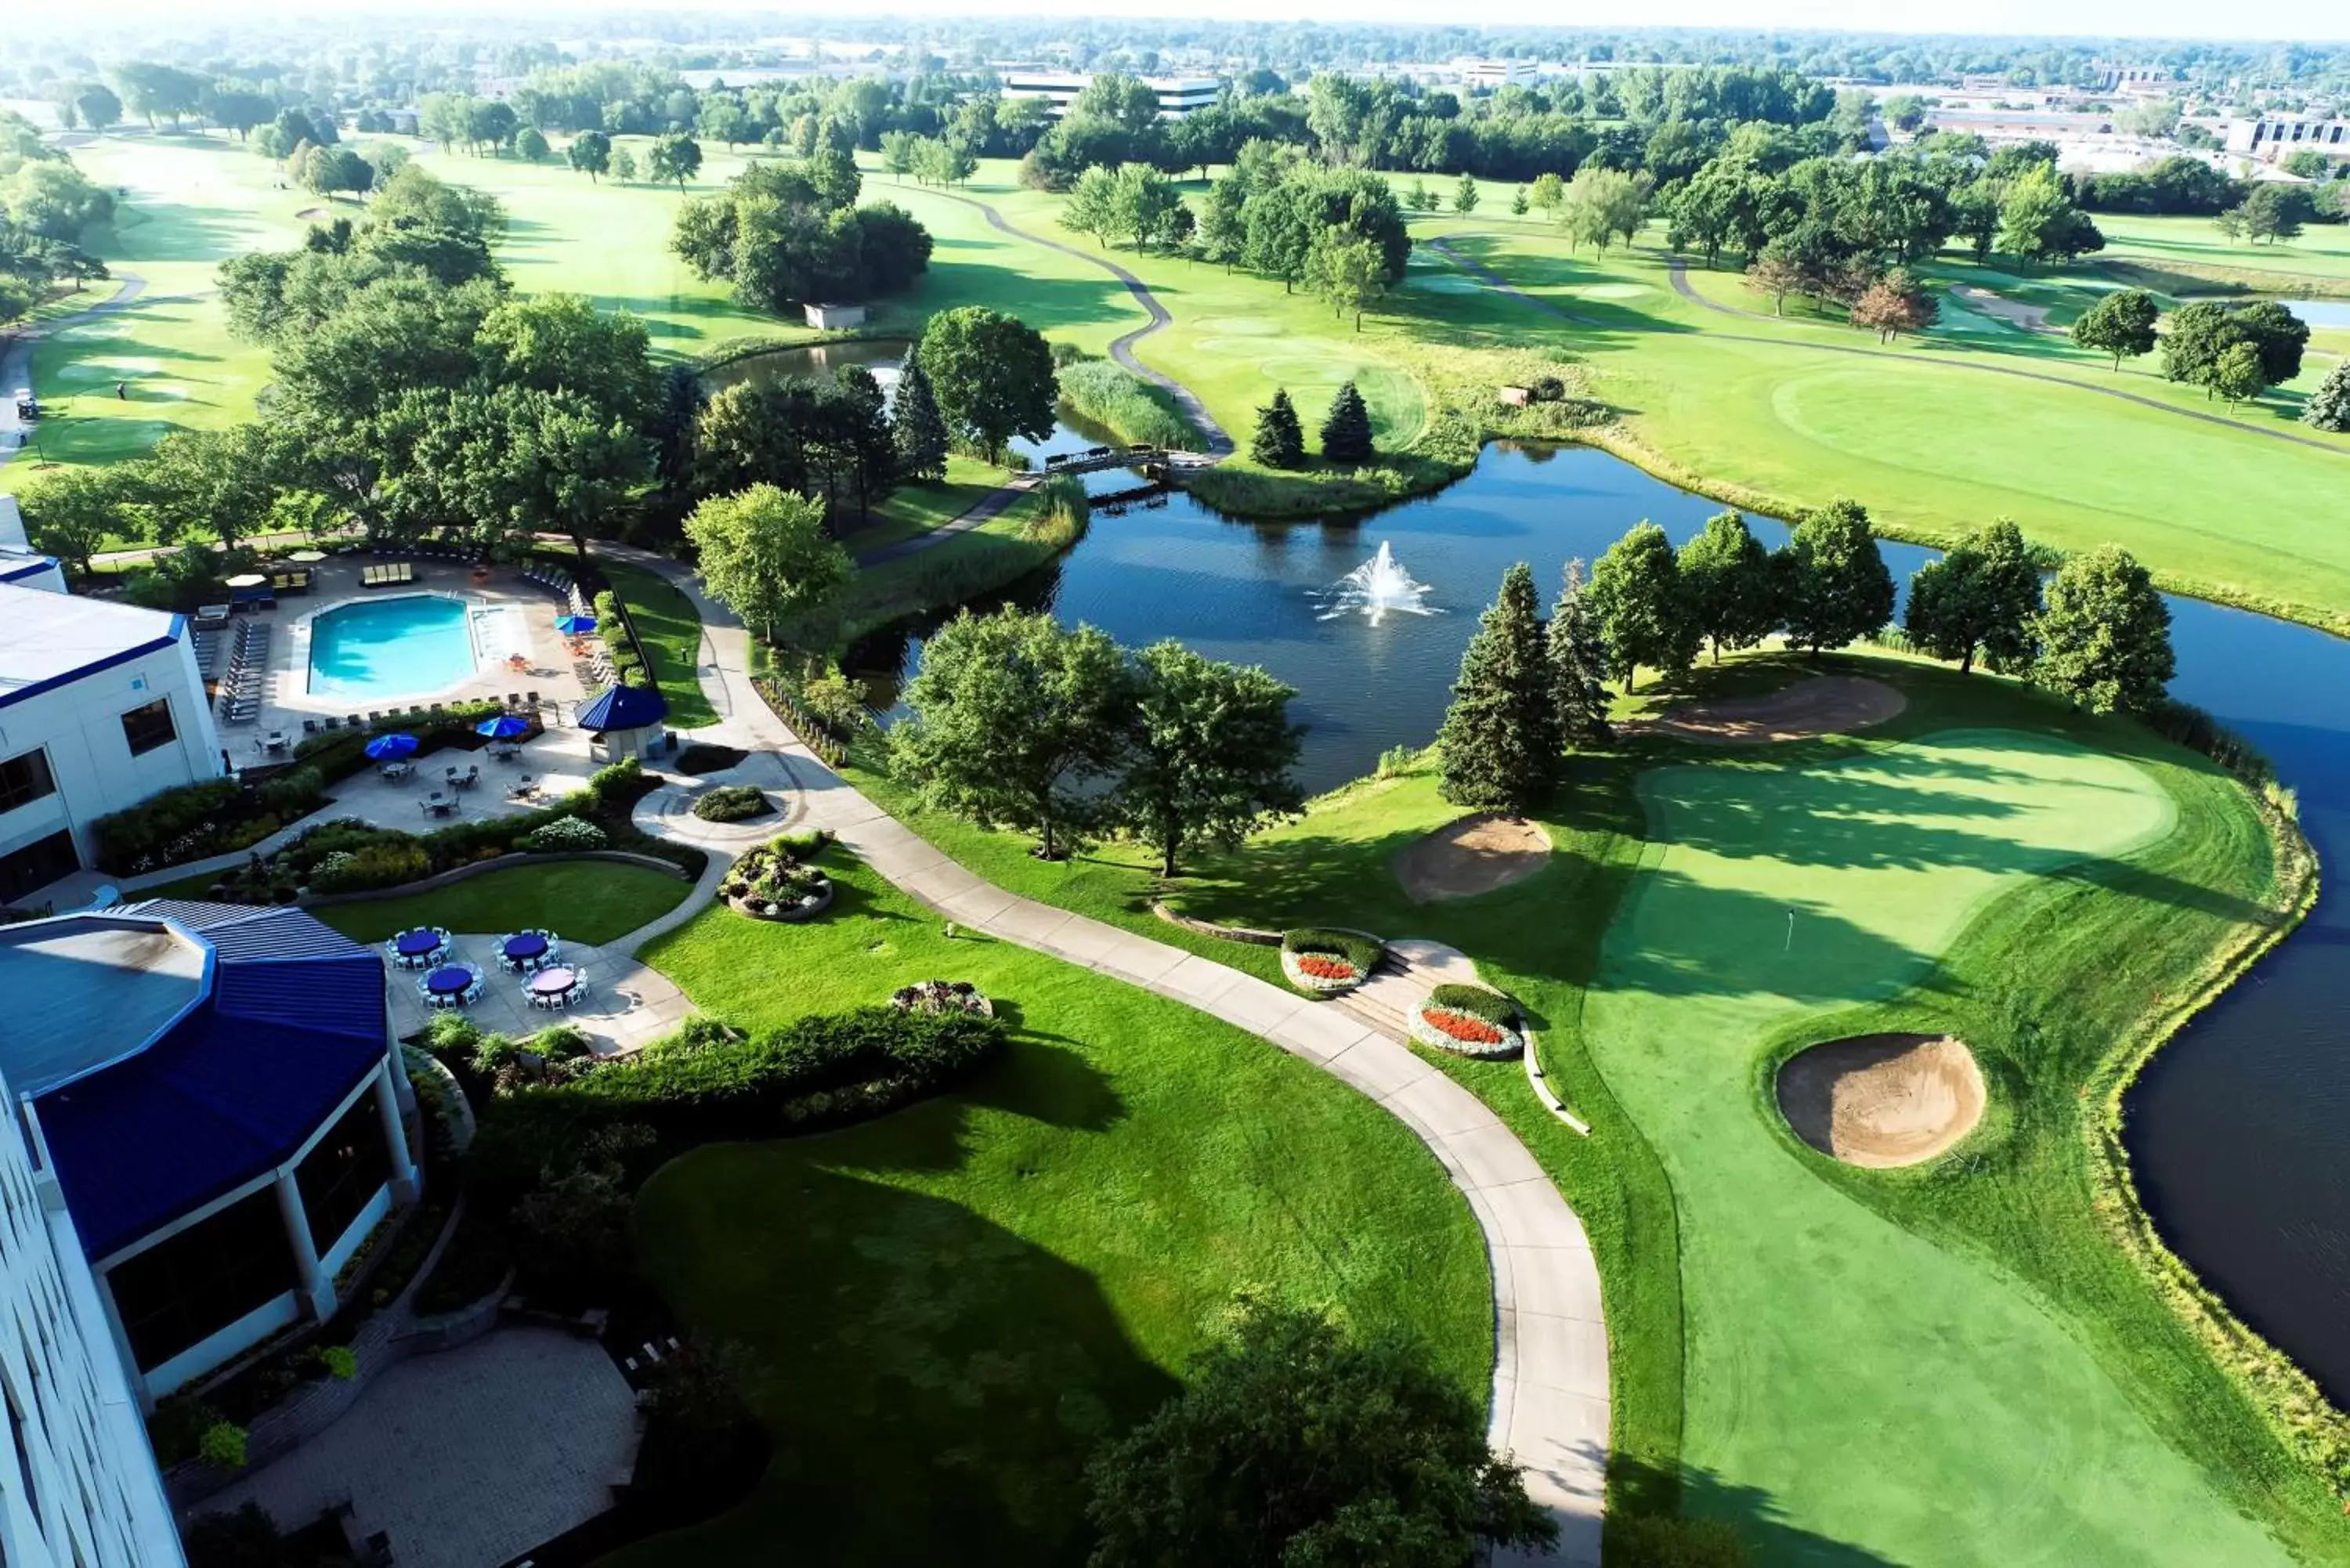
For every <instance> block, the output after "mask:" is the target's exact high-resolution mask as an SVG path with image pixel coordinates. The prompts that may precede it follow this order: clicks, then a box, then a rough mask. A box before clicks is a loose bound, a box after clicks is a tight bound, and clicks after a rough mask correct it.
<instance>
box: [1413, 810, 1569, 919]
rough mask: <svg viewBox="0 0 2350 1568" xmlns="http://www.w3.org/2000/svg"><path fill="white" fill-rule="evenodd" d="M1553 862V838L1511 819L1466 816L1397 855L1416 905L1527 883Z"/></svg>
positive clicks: (1465, 896)
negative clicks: (1516, 883)
mask: <svg viewBox="0 0 2350 1568" xmlns="http://www.w3.org/2000/svg"><path fill="white" fill-rule="evenodd" d="M1549 859H1550V835H1549V834H1547V833H1544V831H1543V830H1542V828H1541V826H1539V825H1538V824H1535V823H1532V822H1525V821H1522V820H1520V819H1518V818H1516V817H1509V816H1491V815H1487V816H1464V817H1462V818H1461V820H1460V821H1458V822H1454V823H1449V824H1447V825H1446V826H1442V827H1440V828H1438V829H1437V830H1436V831H1435V832H1434V833H1431V834H1430V835H1429V836H1427V837H1425V838H1423V839H1421V840H1420V841H1419V843H1417V844H1415V845H1413V846H1410V847H1409V848H1408V849H1406V850H1405V851H1404V852H1403V853H1402V854H1400V855H1399V856H1397V857H1396V859H1395V874H1396V880H1397V881H1399V882H1401V883H1402V884H1403V890H1404V893H1405V894H1406V896H1408V897H1409V898H1410V899H1411V901H1412V902H1413V903H1415V904H1425V903H1428V902H1430V900H1432V899H1437V898H1475V897H1476V896H1477V895H1478V894H1480V893H1490V892H1492V890H1493V889H1494V888H1506V887H1508V886H1509V885H1510V884H1511V883H1513V882H1522V881H1523V880H1524V879H1525V878H1527V877H1531V876H1533V875H1534V873H1535V872H1537V871H1539V870H1541V869H1542V868H1543V867H1544V864H1545V863H1546V862H1548V860H1549Z"/></svg>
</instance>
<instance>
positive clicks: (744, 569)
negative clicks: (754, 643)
mask: <svg viewBox="0 0 2350 1568" xmlns="http://www.w3.org/2000/svg"><path fill="white" fill-rule="evenodd" d="M685 536H686V538H688V539H689V540H691V542H692V544H693V547H694V551H695V553H696V556H697V557H698V565H699V567H700V570H701V572H702V581H703V583H705V584H706V585H708V587H709V588H710V594H711V597H712V598H715V599H716V600H718V602H719V603H721V604H723V605H724V606H725V607H727V608H729V609H731V610H733V612H734V613H735V614H736V615H738V616H740V617H742V618H743V624H744V625H746V626H748V627H751V628H753V629H754V630H755V631H757V632H758V634H759V636H760V637H761V639H764V640H765V641H768V642H773V641H774V640H775V631H776V628H778V627H779V626H785V625H787V624H789V623H791V622H793V621H795V620H803V619H806V618H812V617H815V616H817V615H820V614H821V613H823V611H825V610H826V609H827V607H829V606H830V605H831V603H832V600H833V598H834V597H835V596H837V594H838V593H839V592H840V590H841V589H842V588H843V587H846V586H847V582H848V579H849V577H850V576H851V575H852V574H853V572H854V571H855V566H854V565H853V564H852V563H851V562H850V560H849V558H848V552H847V551H846V550H843V549H842V548H841V547H840V546H839V545H838V544H837V543H835V542H834V540H833V538H832V535H830V534H828V533H827V532H826V531H825V524H824V507H823V505H822V504H821V503H819V502H816V501H815V500H812V499H810V498H809V497H807V496H805V495H798V494H795V493H792V492H790V491H787V490H779V489H777V488H776V487H775V486H774V485H772V484H754V485H752V486H751V487H750V488H749V489H747V490H743V491H739V492H737V493H734V494H733V495H713V496H712V497H711V498H710V499H708V500H706V501H704V502H702V504H700V505H698V506H696V507H695V508H694V509H693V510H692V511H691V513H689V514H686V519H685Z"/></svg>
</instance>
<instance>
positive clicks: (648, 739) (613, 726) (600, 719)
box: [572, 685, 669, 763]
mask: <svg viewBox="0 0 2350 1568" xmlns="http://www.w3.org/2000/svg"><path fill="white" fill-rule="evenodd" d="M572 717H573V722H575V723H577V725H578V726H579V727H580V728H581V729H583V730H585V731H587V732H588V733H589V734H590V735H591V736H592V737H594V738H593V739H592V740H590V741H589V742H588V743H587V751H588V754H589V755H591V756H593V757H595V758H596V759H597V760H598V762H606V763H617V762H619V760H620V759H621V758H622V757H650V755H652V748H653V742H656V741H658V740H660V733H661V724H662V722H664V721H665V720H667V719H668V718H669V704H668V703H666V702H664V701H661V694H660V692H658V691H654V690H653V689H652V688H651V687H650V686H620V685H613V686H607V687H606V688H604V690H602V691H598V692H597V693H596V694H595V695H594V696H592V697H590V698H588V699H587V701H585V702H582V703H580V704H579V711H577V713H576V714H574V715H573V716H572Z"/></svg>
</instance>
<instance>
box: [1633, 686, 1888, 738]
mask: <svg viewBox="0 0 2350 1568" xmlns="http://www.w3.org/2000/svg"><path fill="white" fill-rule="evenodd" d="M1908 705H1909V699H1908V698H1907V697H1904V696H1903V695H1901V693H1900V692H1898V691H1895V690H1894V689H1893V688H1892V687H1890V686H1887V685H1886V684H1885V682H1883V681H1882V680H1866V679H1864V678H1862V677H1860V676H1857V675H1814V676H1811V677H1809V678H1808V679H1806V680H1798V681H1796V682H1795V683H1794V685H1793V686H1789V687H1786V688H1785V689H1783V690H1782V691H1773V692H1772V693H1771V694H1770V695H1769V696H1767V697H1747V698H1742V699H1740V700H1738V701H1729V702H1688V703H1684V704H1682V705H1681V706H1680V707H1678V708H1673V709H1669V710H1668V711H1666V712H1664V713H1663V714H1661V715H1659V717H1657V718H1654V719H1650V720H1647V721H1645V722H1640V723H1636V724H1627V725H1626V726H1625V728H1626V729H1627V730H1630V731H1633V732H1645V733H1648V734H1652V735H1669V736H1671V737H1673V738H1674V739H1675V740H1681V741H1707V742H1713V743H1715V744H1717V745H1731V746H1752V745H1761V744H1763V743H1764V742H1770V741H1808V740H1814V739H1816V738H1817V737H1819V736H1821V735H1838V734H1842V733H1844V732H1846V731H1847V730H1865V729H1866V728H1868V727H1869V726H1870V725H1871V724H1882V723H1884V722H1886V721H1887V719H1890V718H1892V717H1893V716H1894V715H1896V714H1898V713H1899V712H1900V711H1901V710H1902V709H1904V708H1907V707H1908Z"/></svg>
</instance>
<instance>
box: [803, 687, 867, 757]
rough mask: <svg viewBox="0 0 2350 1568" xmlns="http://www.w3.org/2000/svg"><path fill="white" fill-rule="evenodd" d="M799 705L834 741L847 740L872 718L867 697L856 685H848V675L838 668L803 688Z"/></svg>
mask: <svg viewBox="0 0 2350 1568" xmlns="http://www.w3.org/2000/svg"><path fill="white" fill-rule="evenodd" d="M800 705H801V706H802V707H804V708H806V710H807V711H808V712H809V714H810V715H812V716H813V717H814V718H815V720H816V722H817V723H819V724H822V725H823V726H824V727H825V729H826V730H827V732H830V734H831V735H832V737H833V738H834V739H835V740H840V741H845V740H847V739H848V737H849V736H851V735H853V734H855V733H856V732H858V729H860V728H861V727H863V725H864V724H865V722H866V721H867V720H868V719H869V718H870V717H871V715H870V714H869V713H868V712H867V711H866V709H865V702H864V700H863V699H862V698H860V697H858V694H857V688H856V687H854V686H852V685H850V684H849V682H848V678H847V676H845V675H842V674H840V673H838V672H837V671H833V672H830V673H827V674H825V675H820V676H818V677H817V678H816V679H815V680H811V681H809V682H808V683H807V684H806V685H805V686H803V687H801V688H800Z"/></svg>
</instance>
